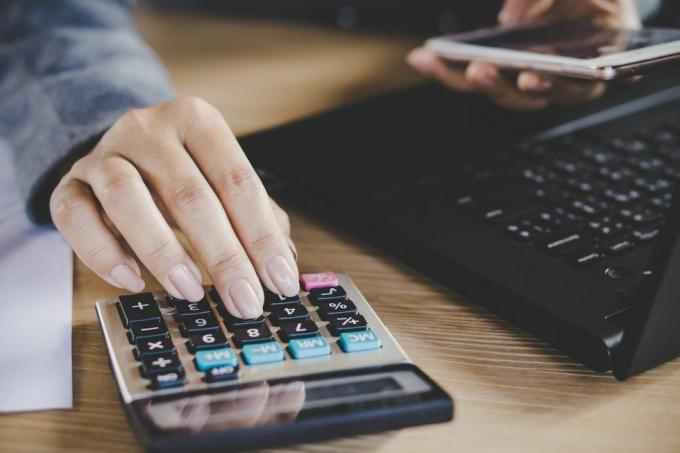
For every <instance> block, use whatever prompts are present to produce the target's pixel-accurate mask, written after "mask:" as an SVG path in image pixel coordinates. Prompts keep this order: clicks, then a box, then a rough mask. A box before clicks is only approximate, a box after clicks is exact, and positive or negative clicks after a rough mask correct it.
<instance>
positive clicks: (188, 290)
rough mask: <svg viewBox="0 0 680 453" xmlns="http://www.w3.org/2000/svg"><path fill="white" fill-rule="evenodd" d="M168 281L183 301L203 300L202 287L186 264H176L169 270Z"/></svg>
mask: <svg viewBox="0 0 680 453" xmlns="http://www.w3.org/2000/svg"><path fill="white" fill-rule="evenodd" d="M168 280H170V283H172V285H173V286H174V287H175V289H177V291H179V293H180V295H181V296H182V298H183V299H186V300H189V301H192V302H196V301H199V300H201V299H202V298H203V295H204V293H203V286H202V285H201V282H200V281H199V280H198V279H197V278H196V275H195V274H194V273H193V272H192V271H191V270H190V269H189V267H188V266H187V265H186V264H183V263H182V264H178V265H176V266H175V267H173V268H172V269H171V270H170V273H169V274H168Z"/></svg>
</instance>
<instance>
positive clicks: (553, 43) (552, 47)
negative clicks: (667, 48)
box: [456, 23, 680, 59]
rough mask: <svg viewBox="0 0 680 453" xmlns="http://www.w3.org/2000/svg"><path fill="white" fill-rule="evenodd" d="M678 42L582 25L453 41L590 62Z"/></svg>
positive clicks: (652, 32) (671, 34) (653, 32)
mask: <svg viewBox="0 0 680 453" xmlns="http://www.w3.org/2000/svg"><path fill="white" fill-rule="evenodd" d="M678 40H680V30H674V29H660V28H654V29H640V30H634V29H615V28H602V27H597V26H594V25H584V24H582V23H579V24H577V23H564V24H557V25H555V24H553V25H546V26H541V27H534V28H520V29H517V28H515V29H512V30H507V31H503V30H500V31H495V32H494V33H493V34H485V35H482V34H481V33H480V34H474V35H473V36H471V37H469V38H467V39H456V41H459V42H464V43H466V44H473V45H477V46H483V47H494V48H501V49H510V50H521V51H526V52H535V53H541V54H546V55H555V56H562V57H571V58H581V59H591V58H597V57H602V56H605V55H611V54H615V53H620V52H625V51H629V50H636V49H642V48H645V47H649V46H653V45H657V44H663V43H667V42H672V41H678Z"/></svg>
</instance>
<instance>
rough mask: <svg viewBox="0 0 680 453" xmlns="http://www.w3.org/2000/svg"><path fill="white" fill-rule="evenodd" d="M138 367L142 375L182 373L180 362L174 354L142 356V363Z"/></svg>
mask: <svg viewBox="0 0 680 453" xmlns="http://www.w3.org/2000/svg"><path fill="white" fill-rule="evenodd" d="M139 367H140V369H141V371H142V376H144V377H151V376H155V375H157V374H162V373H177V374H184V370H182V364H181V363H180V362H179V359H178V358H177V355H176V354H162V355H153V356H148V357H142V364H141V365H140V366H139Z"/></svg>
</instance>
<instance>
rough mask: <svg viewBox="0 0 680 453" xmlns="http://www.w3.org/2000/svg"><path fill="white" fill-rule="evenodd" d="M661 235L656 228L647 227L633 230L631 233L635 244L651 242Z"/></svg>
mask: <svg viewBox="0 0 680 453" xmlns="http://www.w3.org/2000/svg"><path fill="white" fill-rule="evenodd" d="M660 234H661V230H660V229H659V228H658V227H656V226H648V227H644V228H640V229H635V230H633V232H632V233H631V235H632V236H633V238H634V239H635V240H636V241H637V242H651V241H653V240H655V239H656V238H657V237H659V235H660Z"/></svg>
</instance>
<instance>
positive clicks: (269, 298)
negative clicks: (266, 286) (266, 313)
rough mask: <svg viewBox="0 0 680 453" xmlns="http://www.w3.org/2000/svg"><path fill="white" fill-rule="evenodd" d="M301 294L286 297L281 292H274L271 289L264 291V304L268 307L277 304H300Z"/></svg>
mask: <svg viewBox="0 0 680 453" xmlns="http://www.w3.org/2000/svg"><path fill="white" fill-rule="evenodd" d="M299 303H300V296H292V297H286V296H283V295H281V294H274V293H273V292H271V291H267V290H265V292H264V306H265V307H266V308H271V307H275V306H277V305H289V304H299Z"/></svg>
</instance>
